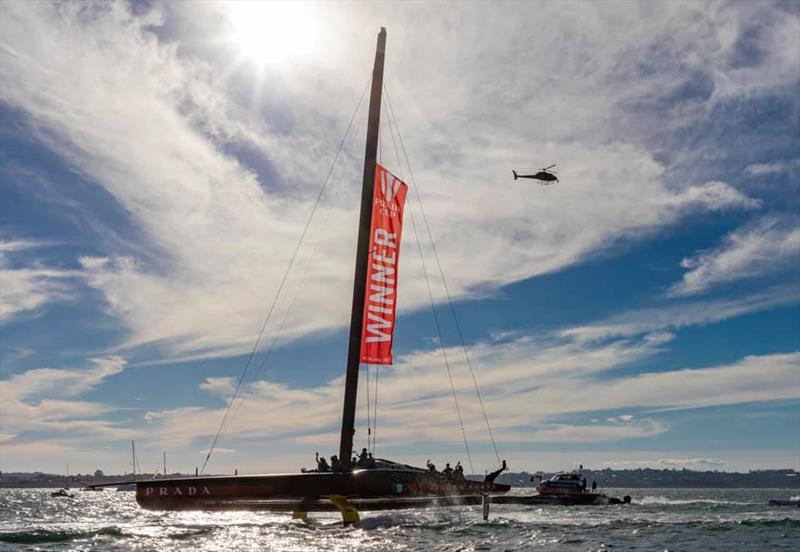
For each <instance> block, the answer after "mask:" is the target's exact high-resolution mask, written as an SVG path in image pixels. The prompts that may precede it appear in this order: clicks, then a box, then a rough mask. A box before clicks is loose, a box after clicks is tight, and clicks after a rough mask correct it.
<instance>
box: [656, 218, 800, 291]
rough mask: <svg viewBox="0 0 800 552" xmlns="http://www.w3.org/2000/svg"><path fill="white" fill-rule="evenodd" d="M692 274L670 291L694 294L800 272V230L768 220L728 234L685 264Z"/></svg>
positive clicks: (684, 262) (687, 259) (687, 275)
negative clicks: (766, 276) (784, 271)
mask: <svg viewBox="0 0 800 552" xmlns="http://www.w3.org/2000/svg"><path fill="white" fill-rule="evenodd" d="M681 266H682V267H684V268H686V269H688V270H689V271H688V272H687V273H686V274H684V275H683V279H682V280H681V282H679V283H678V284H675V285H674V286H673V287H672V288H671V289H670V294H671V295H673V296H681V295H692V294H696V293H701V292H703V291H706V290H708V289H709V288H711V287H713V286H717V285H720V284H725V283H728V282H732V281H736V280H742V279H746V278H754V277H756V276H761V275H764V274H767V273H770V272H773V271H776V270H780V269H783V268H787V267H791V268H794V270H795V271H797V270H800V227H797V226H795V225H788V226H787V225H786V224H785V223H784V224H781V222H780V221H779V220H776V219H774V218H767V219H763V220H761V221H759V222H758V223H756V224H754V225H751V226H748V227H745V228H742V229H739V230H736V231H734V232H732V233H730V234H728V235H727V236H726V237H725V238H724V240H723V244H722V245H721V246H720V247H718V248H717V249H713V250H711V251H706V252H703V253H700V254H699V255H696V256H694V257H687V258H685V259H683V261H681Z"/></svg>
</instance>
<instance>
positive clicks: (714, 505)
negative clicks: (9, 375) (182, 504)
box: [0, 489, 800, 552]
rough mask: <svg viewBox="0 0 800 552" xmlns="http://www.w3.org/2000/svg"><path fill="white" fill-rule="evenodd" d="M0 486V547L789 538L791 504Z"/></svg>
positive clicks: (640, 545) (342, 546)
mask: <svg viewBox="0 0 800 552" xmlns="http://www.w3.org/2000/svg"><path fill="white" fill-rule="evenodd" d="M50 491H51V490H50V489H0V550H119V551H128V550H158V551H162V550H164V551H169V550H181V551H186V550H281V551H283V550H325V551H326V552H332V551H336V550H355V549H358V550H424V551H430V550H502V551H511V550H557V551H562V550H565V551H566V550H570V551H572V550H659V551H663V550H670V551H672V550H703V551H712V550H726V551H727V550H782V549H786V550H800V508H788V507H783V508H780V507H772V506H768V505H767V500H768V499H770V498H791V497H792V496H793V495H794V496H795V497H796V495H798V491H796V490H795V491H780V490H772V489H769V490H767V489H757V490H752V489H747V490H684V489H680V490H678V489H616V490H613V492H610V493H609V494H613V495H616V496H622V495H624V494H630V495H631V496H632V497H633V501H634V503H633V504H632V505H630V506H605V507H602V506H594V507H592V506H583V507H574V506H573V507H566V506H548V507H539V506H536V507H530V506H517V505H505V506H499V505H493V506H492V511H491V515H490V518H489V521H488V522H485V521H483V520H482V518H481V510H480V507H479V506H475V507H463V508H446V509H438V510H437V509H418V510H408V511H402V512H388V513H387V512H362V520H363V522H362V527H360V528H356V527H348V528H345V527H342V526H341V524H340V522H339V517H338V514H332V513H331V514H327V513H325V514H312V519H311V521H309V522H302V521H297V520H292V519H290V516H289V515H287V514H268V513H239V512H224V513H204V512H172V513H160V512H149V511H146V510H141V509H140V508H139V507H138V506H137V505H136V502H135V500H134V496H133V493H130V492H117V491H114V490H106V491H104V492H102V493H99V492H98V493H81V492H76V493H75V494H76V497H75V498H74V499H54V498H51V497H50Z"/></svg>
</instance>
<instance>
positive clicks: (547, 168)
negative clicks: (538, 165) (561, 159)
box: [542, 163, 558, 171]
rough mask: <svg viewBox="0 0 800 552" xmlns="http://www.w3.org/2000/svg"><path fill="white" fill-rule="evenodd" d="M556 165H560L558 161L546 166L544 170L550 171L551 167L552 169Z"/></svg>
mask: <svg viewBox="0 0 800 552" xmlns="http://www.w3.org/2000/svg"><path fill="white" fill-rule="evenodd" d="M556 165H558V163H553V164H552V165H550V166H549V167H545V168H543V169H542V170H543V171H549V170H550V169H552V168H553V167H555V166H556Z"/></svg>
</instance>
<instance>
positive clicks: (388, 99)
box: [383, 84, 501, 464]
mask: <svg viewBox="0 0 800 552" xmlns="http://www.w3.org/2000/svg"><path fill="white" fill-rule="evenodd" d="M383 90H384V92H385V93H386V104H387V105H388V108H389V112H390V113H391V118H390V121H391V119H394V126H395V128H396V129H397V136H398V138H399V140H400V147H401V149H402V150H403V156H404V158H405V160H406V165H408V173H409V177H410V180H411V182H412V184H414V195H415V196H416V198H417V202H418V203H419V207H420V211H421V212H422V220H423V222H425V227H426V229H427V231H428V239H429V240H430V242H431V248H432V249H433V256H434V258H435V259H436V264H437V266H438V267H439V274H440V276H441V278H442V283H443V284H444V291H445V295H446V296H447V302H448V304H449V305H450V312H451V313H452V315H453V321H454V322H455V327H456V333H457V334H458V339H459V341H460V342H461V348H462V349H463V351H464V358H466V360H467V366H468V367H469V373H470V375H471V376H472V383H473V385H474V386H475V394H476V395H477V396H478V402H479V403H480V406H481V412H482V413H483V419H484V421H485V422H486V429H487V431H488V432H489V439H490V440H491V442H492V448H493V449H494V455H495V457H496V458H497V463H498V464H499V463H500V462H501V460H500V453H499V452H498V450H497V443H496V442H495V439H494V432H493V431H492V426H491V424H490V423H489V416H488V415H487V414H486V408H485V406H484V404H483V397H482V396H481V391H480V387H479V386H478V380H477V378H476V377H475V370H474V369H473V367H472V360H471V359H470V356H469V352H468V350H467V344H466V341H465V339H464V333H463V332H462V331H461V323H460V322H459V321H458V315H457V314H456V308H455V305H454V302H453V297H452V295H451V294H450V288H449V286H448V285H447V278H445V275H444V269H443V268H442V263H441V260H440V259H439V252H438V250H437V248H436V242H435V241H434V240H433V233H432V232H431V227H430V224H429V223H428V217H427V215H426V214H425V206H424V204H423V203H422V196H421V195H420V192H419V188H418V186H417V184H416V181H415V179H414V172H413V170H412V169H411V162H410V161H409V158H408V152H407V151H406V146H405V143H404V142H403V135H402V134H400V124H399V122H398V121H397V115H396V114H395V111H394V108H393V107H392V100H391V97H390V96H389V90H388V89H387V88H386V85H385V84H384V86H383ZM390 126H391V123H390Z"/></svg>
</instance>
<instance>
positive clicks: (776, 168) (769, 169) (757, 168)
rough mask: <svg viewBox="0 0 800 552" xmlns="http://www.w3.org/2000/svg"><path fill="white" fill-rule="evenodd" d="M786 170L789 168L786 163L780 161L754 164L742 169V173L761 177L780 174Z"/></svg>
mask: <svg viewBox="0 0 800 552" xmlns="http://www.w3.org/2000/svg"><path fill="white" fill-rule="evenodd" d="M788 170H789V166H788V165H787V164H786V163H782V162H780V161H774V162H772V163H754V164H752V165H748V166H746V167H745V168H744V172H746V173H747V174H752V175H755V176H761V175H763V174H775V173H782V172H785V171H788Z"/></svg>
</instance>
